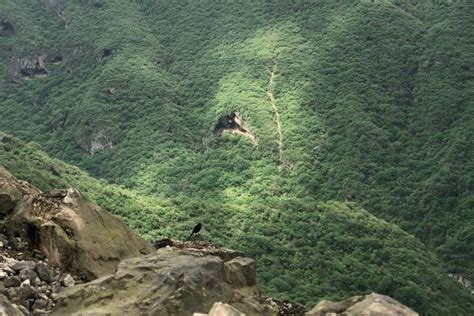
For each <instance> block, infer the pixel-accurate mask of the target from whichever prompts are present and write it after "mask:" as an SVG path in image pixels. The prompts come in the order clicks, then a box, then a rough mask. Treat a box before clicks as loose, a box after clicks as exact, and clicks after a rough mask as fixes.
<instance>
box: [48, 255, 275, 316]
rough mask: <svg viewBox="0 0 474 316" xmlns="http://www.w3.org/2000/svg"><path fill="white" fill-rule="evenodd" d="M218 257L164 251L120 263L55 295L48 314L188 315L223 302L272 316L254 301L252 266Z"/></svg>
mask: <svg viewBox="0 0 474 316" xmlns="http://www.w3.org/2000/svg"><path fill="white" fill-rule="evenodd" d="M217 255H218V254H217V253H216V255H207V254H206V253H205V252H203V251H202V250H200V249H193V248H188V249H177V248H172V247H166V248H162V249H159V250H158V251H157V252H156V253H153V254H150V255H147V256H143V257H139V258H133V259H127V260H124V261H122V262H121V263H120V265H119V268H118V270H117V272H116V273H115V274H113V275H109V276H106V277H103V278H100V279H98V280H96V281H93V282H90V283H87V284H84V285H79V286H76V287H73V288H71V289H68V290H66V291H64V292H63V293H62V294H60V296H59V297H58V301H57V306H56V308H55V310H54V312H53V314H54V315H71V314H75V313H77V314H86V313H88V314H94V315H120V314H130V315H192V314H193V313H194V312H201V313H203V312H204V313H207V312H208V311H209V310H210V309H211V307H212V306H213V304H214V303H215V302H226V303H229V304H231V305H232V306H234V307H235V308H237V309H238V310H239V311H241V312H243V313H245V314H248V315H271V314H272V310H271V309H270V308H269V307H268V306H266V305H265V304H264V303H263V302H262V301H261V300H260V298H259V291H258V287H257V279H256V273H255V262H254V261H253V260H252V259H249V258H242V257H236V258H234V259H232V260H230V261H227V262H225V261H224V260H223V259H222V258H219V257H218V256H217ZM104 302H107V304H104Z"/></svg>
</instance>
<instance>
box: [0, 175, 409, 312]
mask: <svg viewBox="0 0 474 316" xmlns="http://www.w3.org/2000/svg"><path fill="white" fill-rule="evenodd" d="M0 197H2V206H3V208H2V216H3V220H2V221H1V225H0V226H1V227H0V228H1V232H0V313H4V314H6V315H15V316H16V315H47V314H52V315H91V314H93V315H122V314H130V315H164V316H167V315H169V316H171V315H193V314H194V315H210V316H213V315H215V316H217V315H243V314H246V315H269V316H270V315H303V313H304V312H305V310H304V307H303V306H301V305H298V304H291V303H289V302H286V301H280V300H275V299H272V298H269V297H265V296H263V295H262V294H261V292H260V290H259V285H258V281H257V273H256V262H255V261H254V260H253V259H250V258H247V257H246V256H245V254H243V253H241V252H237V251H233V250H230V249H226V248H222V247H218V246H215V245H212V244H210V243H208V242H206V241H204V240H202V238H200V236H199V235H198V236H195V238H193V240H191V241H186V242H182V241H177V240H171V239H166V240H161V241H158V242H156V243H155V247H156V248H158V249H157V250H152V247H151V245H150V244H148V243H147V242H146V241H145V240H143V239H141V238H140V237H138V236H137V235H136V234H134V233H133V232H132V231H131V230H130V229H128V228H127V227H126V226H125V224H124V223H123V222H122V221H120V220H119V219H118V218H116V217H114V216H112V215H110V214H108V213H107V212H105V211H104V210H102V209H100V208H99V207H97V206H95V205H93V204H91V203H88V202H86V201H85V200H84V198H82V195H81V194H80V193H79V192H78V191H77V190H74V189H68V190H52V191H48V192H44V193H43V192H40V191H39V190H38V189H36V188H34V187H33V186H31V185H29V184H28V183H26V182H22V181H19V180H17V179H16V178H14V177H13V176H12V175H11V174H10V173H9V172H8V171H7V170H6V169H4V168H3V167H1V166H0ZM117 240H119V241H120V242H119V243H117V244H115V243H114V241H117ZM85 282H87V283H85ZM377 299H379V301H376V302H375V303H374V302H372V301H371V302H370V303H364V304H365V305H364V304H363V302H365V301H366V300H363V299H362V298H360V299H358V300H357V303H358V304H359V310H360V308H361V307H360V306H362V307H363V310H364V311H377V310H381V309H383V308H385V309H386V310H393V311H394V313H395V312H397V313H398V312H399V311H402V312H403V313H398V314H393V315H407V316H412V315H417V314H416V313H414V312H413V311H411V310H410V309H408V308H407V307H404V306H402V305H401V304H399V303H398V302H396V304H394V303H393V302H395V301H393V300H391V299H389V298H388V299H380V298H379V297H377ZM387 300H388V301H387ZM387 302H389V303H387ZM323 303H324V302H323ZM323 303H321V304H322V305H318V306H319V307H318V306H316V307H315V309H314V310H312V311H310V312H308V313H307V315H326V312H328V313H329V312H333V310H334V308H332V307H331V306H333V305H331V304H328V303H324V304H323ZM334 304H336V306H339V305H337V303H334ZM361 304H362V305H361ZM387 304H388V305H387ZM346 305H347V304H346ZM331 308H332V309H331ZM351 308H353V309H354V307H351ZM315 311H317V313H315ZM208 312H209V314H206V313H208ZM331 315H333V314H331ZM337 315H338V314H337ZM345 315H359V314H350V313H349V314H345ZM387 315H388V314H387Z"/></svg>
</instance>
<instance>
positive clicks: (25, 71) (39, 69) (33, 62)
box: [15, 55, 48, 79]
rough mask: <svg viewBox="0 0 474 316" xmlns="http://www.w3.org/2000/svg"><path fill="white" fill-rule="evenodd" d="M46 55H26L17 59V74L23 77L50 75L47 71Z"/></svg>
mask: <svg viewBox="0 0 474 316" xmlns="http://www.w3.org/2000/svg"><path fill="white" fill-rule="evenodd" d="M45 59H46V56H45V55H37V56H24V57H20V58H18V59H17V62H16V71H15V73H16V76H17V77H20V78H23V79H32V78H43V77H46V76H47V75H48V72H47V71H46V63H45Z"/></svg>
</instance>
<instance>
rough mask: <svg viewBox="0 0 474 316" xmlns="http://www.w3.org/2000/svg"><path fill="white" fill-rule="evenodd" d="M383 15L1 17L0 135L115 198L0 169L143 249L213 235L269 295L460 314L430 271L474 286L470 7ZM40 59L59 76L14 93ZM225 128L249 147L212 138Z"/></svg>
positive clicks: (473, 15)
mask: <svg viewBox="0 0 474 316" xmlns="http://www.w3.org/2000/svg"><path fill="white" fill-rule="evenodd" d="M375 2H376V3H373V1H347V2H344V1H337V2H333V1H276V0H275V1H257V2H255V1H235V2H231V1H210V0H202V1H177V0H176V1H148V0H140V1H138V0H137V1H125V0H121V1H119V0H116V1H108V0H82V1H62V0H52V1H38V2H33V1H27V0H17V1H13V0H11V1H10V0H0V12H2V14H1V15H0V18H4V19H7V20H8V21H10V22H11V23H12V24H13V26H14V29H15V32H14V34H3V33H2V34H0V60H1V63H0V78H1V81H0V113H2V115H1V116H0V129H1V130H5V131H7V132H9V133H12V134H14V135H15V136H18V137H20V138H21V139H23V140H27V141H30V140H33V141H35V142H37V143H39V144H41V146H42V147H43V148H45V149H46V151H47V152H48V153H49V154H50V155H51V156H53V157H55V158H58V159H61V160H64V161H67V162H69V163H72V164H75V165H77V166H79V167H80V168H82V169H85V170H87V171H88V172H89V173H91V174H92V175H93V176H95V177H96V178H102V179H104V180H94V179H92V178H89V177H87V176H85V175H84V174H83V173H81V172H80V171H79V170H78V169H74V168H73V169H69V168H70V167H66V166H65V165H64V164H62V163H60V162H59V161H55V162H54V164H57V165H58V166H60V167H58V168H66V169H67V170H74V172H72V173H71V174H68V173H65V172H60V174H61V177H58V176H54V175H53V174H48V173H47V172H46V171H44V170H49V169H48V168H49V165H48V164H49V163H46V161H49V160H48V159H47V158H46V157H45V156H44V154H40V153H36V149H35V148H34V146H33V147H32V146H26V147H22V148H23V149H22V150H21V151H20V152H21V153H23V154H22V155H23V156H22V157H23V158H24V159H23V160H22V159H19V158H18V157H17V156H15V155H12V154H11V152H5V153H0V154H1V155H2V160H1V163H4V164H6V165H7V166H8V167H10V168H12V169H13V171H14V172H15V173H18V174H19V175H20V176H21V177H23V178H27V179H30V180H32V181H33V182H34V183H36V184H38V185H40V186H41V187H44V188H46V187H52V186H63V185H66V184H70V185H74V186H78V187H79V188H80V189H81V190H83V191H85V192H86V193H87V194H88V196H89V197H90V198H91V199H94V200H96V201H98V202H99V203H100V204H101V205H102V206H104V207H105V208H107V209H109V210H111V211H114V212H115V213H116V214H119V215H121V216H123V217H124V218H125V219H126V220H127V222H128V223H129V224H130V225H131V226H132V227H134V229H136V230H137V231H138V232H139V233H141V234H142V235H143V236H145V237H147V238H149V239H154V238H159V237H161V236H174V237H185V236H186V235H187V234H188V231H189V227H192V226H193V223H195V222H196V221H202V222H204V223H206V225H205V227H207V228H208V230H207V234H208V238H210V239H211V240H214V241H216V242H219V243H222V244H225V245H228V246H231V247H234V248H239V249H243V250H246V251H247V252H248V253H249V254H251V255H252V256H254V257H257V259H259V262H260V264H261V266H260V276H261V279H262V281H263V283H264V288H265V289H266V290H267V291H268V292H269V293H272V294H274V295H281V297H287V298H291V299H295V300H297V301H300V302H303V303H307V304H310V303H314V302H315V301H317V300H318V299H320V298H322V297H329V298H342V297H344V296H348V295H351V294H355V293H359V292H363V291H369V290H376V291H379V292H383V293H387V294H389V295H392V296H394V297H395V298H397V299H400V300H401V301H402V302H405V303H407V304H408V305H410V306H412V307H414V308H416V309H418V310H419V311H422V312H424V313H426V314H446V313H447V311H448V309H452V308H454V307H453V306H454V305H456V306H457V307H456V308H458V309H456V310H455V312H453V313H451V314H456V313H457V314H463V313H464V314H466V313H468V312H467V311H469V309H470V308H471V309H472V300H471V303H468V300H469V299H468V298H465V296H463V294H461V292H460V290H459V289H457V290H456V289H454V288H452V287H454V285H453V284H451V283H449V281H448V280H446V279H445V277H444V276H442V275H441V274H443V272H440V270H439V266H438V263H437V260H438V259H436V258H435V257H434V255H431V254H430V253H435V254H436V256H437V257H439V258H440V259H441V261H442V264H443V267H444V269H446V270H447V271H449V272H454V273H464V274H465V275H466V276H467V277H468V278H470V279H471V280H473V279H474V268H473V267H474V249H473V245H474V212H473V209H474V197H473V196H474V195H473V185H474V180H473V179H474V163H473V159H472V157H473V156H474V155H473V148H474V144H473V139H474V128H473V126H474V115H473V114H474V113H473V109H474V106H473V104H472V103H473V100H474V98H473V93H474V92H473V91H474V89H473V88H474V87H473V82H474V81H473V79H474V75H473V69H474V68H473V67H474V66H473V65H472V60H474V58H473V57H474V56H473V54H474V53H473V52H474V47H473V46H474V43H473V42H472V34H474V27H473V26H474V21H473V19H474V6H473V5H472V4H470V3H468V2H467V1H457V2H456V1H453V2H451V3H448V2H445V3H444V2H440V1H426V2H421V1H419V2H417V1H406V2H405V1H375ZM39 55H43V56H46V57H45V61H46V67H45V68H46V70H47V72H48V76H47V77H46V78H32V79H30V80H24V79H22V78H19V76H18V74H16V72H17V65H18V63H19V62H18V59H19V58H25V57H28V58H31V57H36V56H39ZM57 56H61V57H62V61H60V62H53V61H54V58H55V57H57ZM272 73H273V76H272ZM270 78H273V81H272V84H271V85H269V82H270ZM269 91H271V92H272V93H273V97H274V100H275V102H274V104H272V102H271V98H269V96H268V94H267V93H268V92H269ZM232 111H239V112H240V113H241V114H242V117H243V118H244V119H245V121H246V123H247V125H248V127H249V128H250V129H251V131H252V133H254V134H255V135H256V138H257V145H254V144H253V143H252V142H251V140H250V139H249V138H246V137H242V136H241V135H238V134H237V135H233V134H228V133H227V134H226V133H224V134H222V135H217V134H214V133H213V130H214V126H215V124H216V123H217V121H218V120H219V118H220V117H221V116H222V115H225V114H228V113H230V112H232ZM278 125H280V126H281V131H279V130H278V128H277V127H278ZM93 142H95V143H102V144H105V145H107V146H108V145H109V144H112V145H113V148H106V149H105V150H101V151H97V152H93V150H92V149H91V144H92V143H93ZM279 143H281V144H282V145H281V146H279ZM27 148H29V149H28V150H27ZM92 152H93V154H91V153H92ZM5 155H6V156H5ZM37 155H40V156H41V157H43V158H41V159H39V158H38V159H39V161H38V159H36V158H34V159H33V158H32V157H36V156H37ZM27 157H30V158H31V159H29V158H28V159H27ZM4 159H5V160H6V161H7V162H4V161H3V160H4ZM25 161H28V162H29V163H30V165H28V164H26V163H25ZM43 164H46V165H43ZM45 167H46V168H45ZM106 181H107V182H106ZM107 183H115V184H114V185H110V184H107ZM346 200H348V201H350V202H349V203H338V202H327V203H325V202H324V201H340V202H342V201H346ZM357 205H359V207H358V206H357ZM360 207H363V208H364V209H366V210H368V211H369V212H370V213H372V214H373V215H375V216H377V217H378V218H381V219H384V220H385V221H388V222H390V223H392V224H396V225H398V226H399V227H400V228H401V229H403V230H405V231H406V232H408V233H410V234H411V235H414V236H415V237H416V238H417V239H414V238H413V237H409V236H408V235H406V234H405V233H403V232H402V231H400V230H399V229H398V228H397V227H395V226H392V224H387V223H385V222H384V221H381V220H379V219H376V218H374V217H372V216H370V215H368V214H367V213H366V212H365V211H363V210H362V209H361V208H360ZM322 214H323V215H322ZM330 214H333V215H330ZM354 223H357V224H354ZM354 225H355V226H356V227H358V226H360V231H357V230H353V226H354ZM379 226H380V228H378V227H379ZM372 227H376V228H372ZM387 230H389V231H390V232H391V233H390V234H392V235H391V236H392V237H391V236H390V234H389V235H385V233H386V232H387ZM312 231H317V232H318V233H315V234H314V235H312ZM319 233H320V234H321V235H319ZM362 233H363V234H364V235H363V236H366V237H361V235H359V234H362ZM365 234H368V235H365ZM381 237H383V238H382V239H381V240H383V241H384V243H382V244H379V243H378V242H380V238H381ZM358 239H360V240H359V241H357V240H358ZM365 239H367V240H365ZM417 240H420V241H421V242H422V243H423V244H424V246H423V245H422V244H420V243H419V242H418V241H417ZM358 242H360V243H361V244H360V246H356V244H357V245H359V244H358ZM343 245H346V246H343ZM424 247H426V248H424ZM376 249H381V250H380V251H381V252H380V253H379V252H378V250H376ZM420 249H423V250H422V251H421V250H420ZM386 253H389V254H391V256H393V257H391V256H388V257H387V260H388V261H389V263H385V265H384V264H382V262H381V261H380V258H386V257H385V256H386ZM410 256H411V257H410ZM328 260H330V261H328ZM410 260H413V262H416V266H417V268H413V264H414V263H412V262H409V261H410ZM315 269H319V270H315ZM382 270H383V271H382ZM435 272H436V273H435ZM366 273H368V274H367V275H366ZM369 274H370V276H369ZM380 274H383V275H384V276H385V278H379V279H378V275H380ZM433 274H438V275H437V276H433ZM308 280H309V281H308ZM409 280H411V282H412V283H409V282H408V281H409ZM414 280H415V281H414ZM417 284H418V285H417ZM437 284H442V285H440V286H439V287H438V285H437ZM293 289H297V290H293ZM440 293H443V294H444V295H446V296H447V297H446V298H444V301H442V299H441V298H440V297H439V295H441V294H440ZM455 293H456V294H455ZM456 296H457V297H458V298H459V299H460V300H464V299H465V300H466V301H463V302H462V303H459V302H458V303H454V302H455V297H456ZM410 299H412V300H413V301H410Z"/></svg>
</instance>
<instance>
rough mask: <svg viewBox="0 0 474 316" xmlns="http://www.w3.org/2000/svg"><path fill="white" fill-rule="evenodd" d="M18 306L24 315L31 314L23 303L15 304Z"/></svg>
mask: <svg viewBox="0 0 474 316" xmlns="http://www.w3.org/2000/svg"><path fill="white" fill-rule="evenodd" d="M13 306H15V307H16V308H18V309H19V310H20V311H21V312H22V313H23V314H24V315H29V314H30V313H29V312H28V309H27V308H26V307H24V306H22V305H16V304H13Z"/></svg>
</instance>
